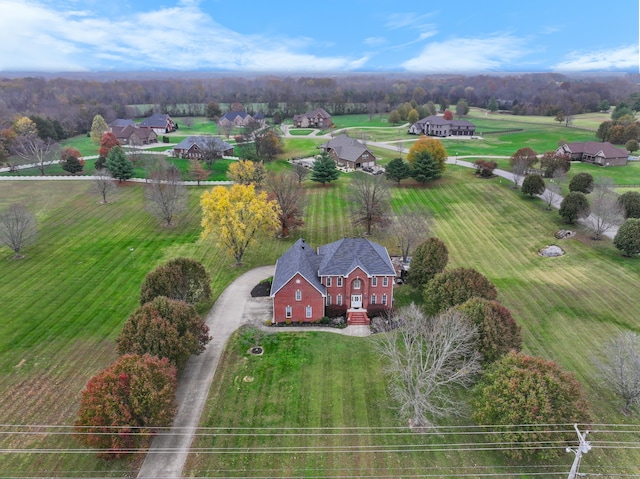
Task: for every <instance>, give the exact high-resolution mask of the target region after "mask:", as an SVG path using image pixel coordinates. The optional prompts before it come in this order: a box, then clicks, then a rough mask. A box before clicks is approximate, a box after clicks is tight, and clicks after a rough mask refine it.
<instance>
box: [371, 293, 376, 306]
mask: <svg viewBox="0 0 640 479" xmlns="http://www.w3.org/2000/svg"><path fill="white" fill-rule="evenodd" d="M376 299H377V298H376V295H375V294H372V295H371V304H376Z"/></svg>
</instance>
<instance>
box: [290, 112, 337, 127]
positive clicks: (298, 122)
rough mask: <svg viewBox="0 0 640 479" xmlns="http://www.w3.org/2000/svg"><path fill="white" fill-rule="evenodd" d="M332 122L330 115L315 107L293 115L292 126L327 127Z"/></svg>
mask: <svg viewBox="0 0 640 479" xmlns="http://www.w3.org/2000/svg"><path fill="white" fill-rule="evenodd" d="M332 124H333V120H331V115H329V113H327V112H326V111H325V110H323V109H322V108H316V109H315V110H311V111H308V112H306V113H303V114H302V115H293V126H294V128H329V127H331V125H332Z"/></svg>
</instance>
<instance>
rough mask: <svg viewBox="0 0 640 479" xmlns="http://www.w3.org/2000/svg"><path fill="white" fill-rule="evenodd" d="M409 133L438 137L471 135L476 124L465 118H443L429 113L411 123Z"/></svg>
mask: <svg viewBox="0 0 640 479" xmlns="http://www.w3.org/2000/svg"><path fill="white" fill-rule="evenodd" d="M409 133H410V134H412V135H427V136H440V137H447V136H473V135H475V134H476V126H475V125H474V124H473V123H471V122H470V121H467V120H445V119H444V117H442V116H436V115H431V116H428V117H426V118H423V119H422V120H418V121H416V122H415V123H414V124H413V125H411V126H410V127H409Z"/></svg>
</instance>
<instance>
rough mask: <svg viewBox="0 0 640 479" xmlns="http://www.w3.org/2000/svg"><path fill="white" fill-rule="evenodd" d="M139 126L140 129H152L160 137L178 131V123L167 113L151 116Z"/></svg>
mask: <svg viewBox="0 0 640 479" xmlns="http://www.w3.org/2000/svg"><path fill="white" fill-rule="evenodd" d="M138 126H139V127H140V128H150V129H152V130H153V131H155V132H156V133H157V134H158V135H162V134H164V133H171V132H172V131H176V130H177V129H178V125H177V124H176V122H175V121H173V119H172V118H171V117H170V116H169V115H167V114H166V113H156V114H154V115H151V116H150V117H149V118H145V119H144V120H142V121H141V122H140V123H139V124H138Z"/></svg>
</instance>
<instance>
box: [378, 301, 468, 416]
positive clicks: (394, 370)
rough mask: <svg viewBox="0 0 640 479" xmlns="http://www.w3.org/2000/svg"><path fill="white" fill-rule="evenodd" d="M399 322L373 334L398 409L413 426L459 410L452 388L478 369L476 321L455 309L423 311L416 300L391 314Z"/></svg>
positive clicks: (463, 383) (393, 321)
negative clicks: (472, 322) (382, 358)
mask: <svg viewBox="0 0 640 479" xmlns="http://www.w3.org/2000/svg"><path fill="white" fill-rule="evenodd" d="M389 325H393V326H397V327H396V328H395V329H391V330H390V331H388V332H385V333H381V334H377V335H375V336H374V338H375V339H374V340H375V341H376V346H377V348H378V351H379V352H380V354H381V355H382V356H383V357H384V358H385V359H386V364H385V366H384V367H385V371H386V372H387V374H388V375H389V378H390V390H391V395H392V397H393V398H394V399H395V400H396V402H397V404H398V408H399V412H400V414H401V415H402V416H403V417H404V418H406V419H408V420H409V423H410V425H411V426H413V427H425V426H429V425H431V424H433V422H434V421H435V420H436V419H437V418H441V417H445V416H449V415H454V414H458V415H459V414H462V413H463V411H464V404H463V403H461V402H460V400H459V395H457V394H456V390H457V389H458V388H460V387H463V388H464V387H469V386H471V385H472V383H473V381H474V378H475V376H476V374H478V373H479V372H480V353H478V351H477V350H476V346H475V337H476V333H477V330H476V327H475V326H474V325H473V324H471V322H470V321H469V320H468V319H467V318H466V317H465V316H464V315H463V314H462V313H460V312H459V311H455V310H452V309H450V310H448V311H446V312H444V313H441V314H439V315H436V316H434V317H431V318H429V317H426V316H425V314H424V313H423V312H422V310H421V309H420V308H419V307H418V306H416V305H415V304H411V305H410V306H408V307H405V308H403V309H400V310H397V311H396V312H394V314H393V315H392V317H391V318H390V320H389Z"/></svg>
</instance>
